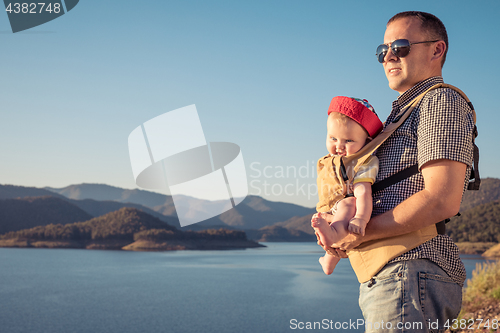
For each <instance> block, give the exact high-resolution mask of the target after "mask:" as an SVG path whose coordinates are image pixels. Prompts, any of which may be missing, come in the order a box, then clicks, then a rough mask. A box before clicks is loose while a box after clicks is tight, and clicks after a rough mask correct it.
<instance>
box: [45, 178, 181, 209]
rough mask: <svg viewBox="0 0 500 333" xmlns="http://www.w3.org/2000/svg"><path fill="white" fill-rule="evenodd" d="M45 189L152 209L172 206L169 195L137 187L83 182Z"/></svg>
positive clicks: (65, 195)
mask: <svg viewBox="0 0 500 333" xmlns="http://www.w3.org/2000/svg"><path fill="white" fill-rule="evenodd" d="M45 190H47V191H50V192H53V193H57V194H59V195H62V196H64V197H66V198H69V199H75V200H84V199H93V200H97V201H117V202H130V203H135V204H139V205H142V206H146V207H149V208H152V209H153V208H154V207H156V206H162V205H165V204H167V205H172V206H173V202H172V197H171V196H167V195H163V194H159V193H155V192H149V191H143V190H138V189H134V190H127V189H123V188H119V187H114V186H110V185H105V184H86V183H84V184H79V185H70V186H66V187H64V188H52V187H45Z"/></svg>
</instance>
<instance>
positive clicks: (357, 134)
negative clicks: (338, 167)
mask: <svg viewBox="0 0 500 333" xmlns="http://www.w3.org/2000/svg"><path fill="white" fill-rule="evenodd" d="M327 130H328V133H327V136H326V148H327V149H328V151H329V152H330V154H334V155H342V156H349V155H352V154H354V153H357V152H358V151H359V150H360V149H361V148H363V146H364V145H365V143H366V140H367V139H368V134H367V133H366V132H365V130H364V129H363V127H361V125H359V124H358V123H357V122H355V121H354V120H351V119H347V121H346V122H345V124H344V123H343V122H342V121H340V120H339V119H333V118H332V117H328V122H327Z"/></svg>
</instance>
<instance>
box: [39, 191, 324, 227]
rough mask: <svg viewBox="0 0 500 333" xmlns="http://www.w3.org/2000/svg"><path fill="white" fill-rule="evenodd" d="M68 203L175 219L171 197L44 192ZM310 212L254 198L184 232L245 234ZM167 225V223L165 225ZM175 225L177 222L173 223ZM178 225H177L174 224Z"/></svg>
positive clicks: (188, 201)
mask: <svg viewBox="0 0 500 333" xmlns="http://www.w3.org/2000/svg"><path fill="white" fill-rule="evenodd" d="M45 189H46V190H50V191H53V192H54V193H57V194H59V195H64V196H66V197H67V198H70V199H77V200H83V199H92V200H96V201H97V200H106V201H115V202H122V203H123V202H125V201H127V202H128V203H133V204H140V205H143V206H145V207H148V208H150V209H152V210H154V211H156V212H158V213H160V214H163V215H165V216H172V217H176V216H177V215H176V213H175V206H174V204H173V200H172V197H171V196H167V195H163V194H158V193H153V192H148V191H143V190H126V189H121V188H118V187H113V186H109V185H102V184H79V185H71V186H67V187H65V188H61V189H55V188H45ZM180 199H181V200H180V204H182V205H186V206H189V207H195V209H196V210H198V211H206V210H210V209H211V207H209V204H210V205H217V204H225V203H223V202H222V201H220V202H207V201H203V200H199V199H196V198H191V197H188V196H180ZM314 211H315V210H314V209H313V208H307V207H302V206H299V205H295V204H290V203H284V202H273V201H269V200H265V199H263V198H261V197H258V196H252V195H249V196H247V197H246V198H245V199H244V200H243V201H242V202H241V203H240V204H239V205H237V206H236V207H235V208H233V209H230V210H228V211H226V212H224V213H222V214H221V215H219V216H216V217H213V218H211V219H208V220H205V221H203V222H200V223H197V224H196V226H194V225H193V226H188V227H186V228H185V229H191V228H193V229H200V228H211V227H213V226H216V225H217V226H219V225H226V226H230V227H233V228H238V229H243V230H248V229H260V228H262V227H265V226H268V225H273V224H275V223H277V222H282V221H286V220H288V219H290V218H291V217H293V216H304V215H306V214H309V213H312V212H314ZM169 223H170V222H169ZM177 223H178V222H177ZM177 225H178V224H177Z"/></svg>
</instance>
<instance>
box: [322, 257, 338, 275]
mask: <svg viewBox="0 0 500 333" xmlns="http://www.w3.org/2000/svg"><path fill="white" fill-rule="evenodd" d="M339 260H340V259H339V258H337V257H334V256H332V255H329V254H325V255H324V256H323V257H321V258H319V263H320V264H321V267H322V268H323V272H325V274H326V275H330V274H332V273H333V270H334V269H335V266H337V263H338V262H339Z"/></svg>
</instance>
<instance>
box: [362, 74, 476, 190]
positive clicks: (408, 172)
mask: <svg viewBox="0 0 500 333" xmlns="http://www.w3.org/2000/svg"><path fill="white" fill-rule="evenodd" d="M436 88H450V89H453V90H455V91H456V92H458V93H459V94H460V95H461V96H462V98H463V99H465V101H466V102H467V105H468V106H469V107H470V109H471V110H472V114H473V119H474V133H473V136H472V145H473V161H474V165H473V168H472V170H471V174H470V181H469V185H468V187H467V189H468V190H476V191H477V190H479V186H480V184H481V178H480V176H479V148H478V147H477V145H476V143H475V138H476V137H477V135H478V131H477V127H476V124H475V123H476V112H475V111H474V106H473V105H472V103H471V102H470V100H469V98H468V97H467V95H465V93H464V92H463V91H461V90H460V89H458V88H457V87H454V86H452V85H449V84H445V83H440V84H436V85H434V86H432V87H431V88H430V89H428V90H427V91H425V92H424V94H426V93H427V92H428V91H430V90H431V89H436ZM420 96H421V95H419V96H418V97H417V98H419V97H420ZM410 112H411V111H410ZM399 118H400V116H398V117H396V118H395V119H394V121H393V123H394V122H397V123H398V124H399V125H401V123H400V122H399V120H400V119H399ZM387 138H388V137H386V138H384V141H385V139H387ZM418 172H419V169H418V164H415V165H412V166H411V167H408V168H406V169H404V170H401V171H399V172H397V173H395V174H393V175H392V176H390V177H387V178H385V179H383V180H381V181H379V182H377V183H375V184H373V185H372V193H375V192H379V191H382V190H383V189H385V188H387V187H389V186H392V185H394V184H396V183H398V182H400V181H402V180H404V179H406V178H408V177H411V176H413V175H415V174H417V173H418Z"/></svg>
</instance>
